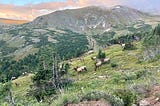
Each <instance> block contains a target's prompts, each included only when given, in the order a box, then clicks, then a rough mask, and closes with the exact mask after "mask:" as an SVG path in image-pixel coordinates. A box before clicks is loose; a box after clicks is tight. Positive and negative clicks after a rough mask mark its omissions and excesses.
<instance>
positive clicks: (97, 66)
mask: <svg viewBox="0 0 160 106" xmlns="http://www.w3.org/2000/svg"><path fill="white" fill-rule="evenodd" d="M109 62H110V58H105V59H102V60H99V61H98V62H97V63H96V64H95V71H96V70H97V68H99V67H100V66H101V65H102V64H105V63H109Z"/></svg>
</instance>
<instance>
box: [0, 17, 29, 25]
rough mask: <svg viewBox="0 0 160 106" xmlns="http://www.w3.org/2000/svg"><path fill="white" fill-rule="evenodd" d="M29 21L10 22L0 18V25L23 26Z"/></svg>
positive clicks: (10, 20)
mask: <svg viewBox="0 0 160 106" xmlns="http://www.w3.org/2000/svg"><path fill="white" fill-rule="evenodd" d="M27 22H29V21H27V20H12V19H5V18H0V24H7V25H19V24H24V23H27Z"/></svg>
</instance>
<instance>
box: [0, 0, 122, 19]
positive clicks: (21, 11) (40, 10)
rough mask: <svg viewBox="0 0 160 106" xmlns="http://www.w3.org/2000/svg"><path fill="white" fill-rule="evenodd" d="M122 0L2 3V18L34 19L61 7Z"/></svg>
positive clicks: (116, 2) (105, 3)
mask: <svg viewBox="0 0 160 106" xmlns="http://www.w3.org/2000/svg"><path fill="white" fill-rule="evenodd" d="M120 1H121V2H120ZM122 1H124V0H78V1H77V2H76V1H74V0H68V1H66V2H47V3H40V4H27V5H25V6H16V5H13V4H8V5H7V4H0V18H11V19H23V20H33V19H34V18H36V17H37V16H40V15H44V14H48V13H51V12H53V11H55V10H59V9H66V8H76V7H85V6H89V5H103V6H107V7H109V6H113V5H117V4H122Z"/></svg>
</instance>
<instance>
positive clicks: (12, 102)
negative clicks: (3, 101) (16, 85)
mask: <svg viewBox="0 0 160 106" xmlns="http://www.w3.org/2000/svg"><path fill="white" fill-rule="evenodd" d="M9 99H10V102H11V104H12V106H15V102H14V98H13V95H12V88H11V86H10V88H9Z"/></svg>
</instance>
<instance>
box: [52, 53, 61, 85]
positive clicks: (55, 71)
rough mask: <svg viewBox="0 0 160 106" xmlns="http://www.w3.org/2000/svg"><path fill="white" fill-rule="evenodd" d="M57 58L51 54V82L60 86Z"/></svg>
mask: <svg viewBox="0 0 160 106" xmlns="http://www.w3.org/2000/svg"><path fill="white" fill-rule="evenodd" d="M58 63H59V62H58V58H57V57H56V55H54V56H53V68H52V70H53V83H54V85H55V87H56V88H60V83H61V80H60V77H61V76H60V74H59V71H60V68H59V67H58Z"/></svg>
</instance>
